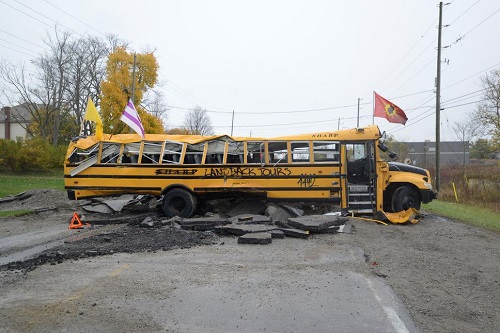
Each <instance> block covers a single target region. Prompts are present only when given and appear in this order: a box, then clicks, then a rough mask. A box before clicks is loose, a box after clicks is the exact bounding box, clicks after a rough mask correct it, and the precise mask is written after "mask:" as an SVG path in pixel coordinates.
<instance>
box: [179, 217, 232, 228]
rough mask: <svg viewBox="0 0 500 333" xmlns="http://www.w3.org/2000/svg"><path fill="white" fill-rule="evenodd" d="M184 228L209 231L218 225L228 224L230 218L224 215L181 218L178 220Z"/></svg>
mask: <svg viewBox="0 0 500 333" xmlns="http://www.w3.org/2000/svg"><path fill="white" fill-rule="evenodd" d="M176 222H177V223H178V224H179V225H180V226H181V228H182V229H184V230H197V231H208V230H214V229H215V227H216V226H222V225H225V224H228V223H229V221H228V219H226V218H224V217H198V218H188V219H180V220H178V221H176Z"/></svg>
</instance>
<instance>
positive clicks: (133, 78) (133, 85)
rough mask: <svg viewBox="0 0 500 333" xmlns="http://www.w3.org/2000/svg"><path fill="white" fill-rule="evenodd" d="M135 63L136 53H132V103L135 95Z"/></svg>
mask: <svg viewBox="0 0 500 333" xmlns="http://www.w3.org/2000/svg"><path fill="white" fill-rule="evenodd" d="M135 63H136V54H135V53H134V67H133V68H132V97H131V98H132V103H134V104H135V102H134V97H135Z"/></svg>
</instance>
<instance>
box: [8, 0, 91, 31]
mask: <svg viewBox="0 0 500 333" xmlns="http://www.w3.org/2000/svg"><path fill="white" fill-rule="evenodd" d="M14 1H15V2H17V3H18V4H20V5H21V6H24V7H26V8H28V9H29V10H31V11H33V12H35V13H37V14H38V15H40V16H43V17H45V18H46V19H47V20H50V21H52V22H54V23H55V24H59V25H60V26H61V27H63V28H65V29H66V30H69V31H71V32H73V33H75V34H78V35H80V36H83V35H82V34H80V33H78V32H76V31H74V30H73V29H71V28H68V27H66V26H64V25H63V24H61V23H58V22H57V21H56V20H53V19H51V18H50V17H48V16H47V15H44V14H42V13H40V12H39V11H37V10H35V9H33V8H31V7H30V6H27V5H25V4H23V3H21V2H19V1H18V0H14Z"/></svg>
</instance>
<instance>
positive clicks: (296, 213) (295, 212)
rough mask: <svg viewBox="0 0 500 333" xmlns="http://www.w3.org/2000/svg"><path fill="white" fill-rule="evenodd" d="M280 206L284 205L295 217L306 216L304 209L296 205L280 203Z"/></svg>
mask: <svg viewBox="0 0 500 333" xmlns="http://www.w3.org/2000/svg"><path fill="white" fill-rule="evenodd" d="M280 206H281V207H283V208H284V209H285V210H286V211H287V212H289V213H290V214H292V215H293V216H295V217H298V216H304V210H303V209H300V208H297V207H294V206H291V205H280Z"/></svg>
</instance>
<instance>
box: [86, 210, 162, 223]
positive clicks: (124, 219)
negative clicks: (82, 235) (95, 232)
mask: <svg viewBox="0 0 500 333" xmlns="http://www.w3.org/2000/svg"><path fill="white" fill-rule="evenodd" d="M148 216H151V217H157V216H158V214H157V213H155V212H146V213H140V214H127V215H123V214H114V215H113V217H110V216H101V215H98V216H95V215H93V217H85V218H82V221H83V222H86V223H90V224H92V225H94V224H100V225H101V224H123V223H128V224H139V223H141V222H142V221H144V219H145V218H146V217H148Z"/></svg>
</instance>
